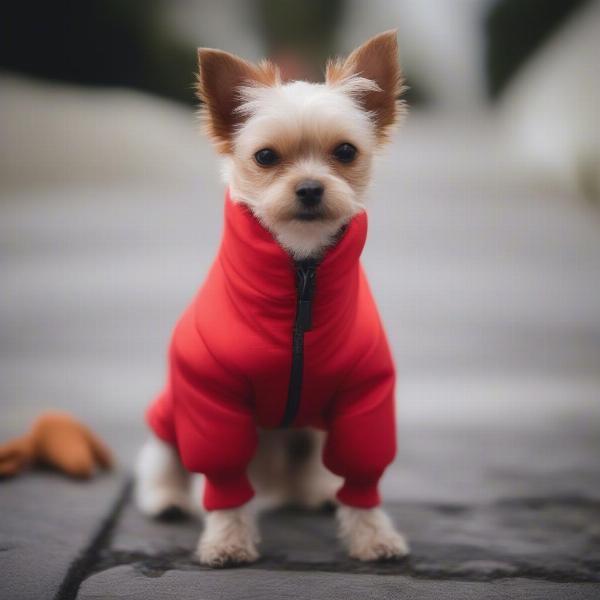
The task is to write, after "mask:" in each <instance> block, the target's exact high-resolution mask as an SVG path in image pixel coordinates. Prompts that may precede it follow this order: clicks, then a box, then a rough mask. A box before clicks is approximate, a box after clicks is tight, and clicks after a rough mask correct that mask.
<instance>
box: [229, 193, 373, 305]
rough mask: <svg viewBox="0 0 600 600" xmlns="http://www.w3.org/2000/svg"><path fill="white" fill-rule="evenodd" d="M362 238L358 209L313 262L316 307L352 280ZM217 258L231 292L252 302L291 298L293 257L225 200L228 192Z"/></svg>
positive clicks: (363, 226)
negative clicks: (323, 252)
mask: <svg viewBox="0 0 600 600" xmlns="http://www.w3.org/2000/svg"><path fill="white" fill-rule="evenodd" d="M366 237H367V215H366V213H365V212H364V211H363V212H361V213H359V214H357V215H356V216H354V217H353V218H352V219H351V220H350V222H349V223H348V225H347V226H346V228H345V230H344V232H343V233H342V235H341V237H340V239H339V240H338V241H337V243H336V244H335V245H334V246H332V247H331V248H329V249H328V250H327V251H326V253H325V255H324V257H323V258H322V259H321V260H320V261H319V263H318V266H317V284H316V285H317V287H316V295H315V303H316V304H317V305H318V304H319V303H324V302H326V301H327V299H332V298H331V297H332V295H333V296H336V295H338V294H340V293H343V292H344V290H345V288H347V287H348V284H349V283H350V282H351V281H355V280H356V274H357V273H358V267H359V258H360V255H361V253H362V250H363V248H364V245H365V241H366ZM219 257H220V260H221V264H222V266H223V269H224V271H225V275H226V278H227V280H228V282H229V284H230V286H231V288H232V289H231V291H232V292H234V293H235V294H236V295H237V294H241V295H242V296H244V297H245V298H246V299H247V300H254V301H255V302H256V301H259V302H260V301H261V300H262V301H265V302H274V303H281V302H286V303H287V302H289V301H290V300H293V299H294V298H295V295H296V283H295V282H296V279H295V264H294V261H293V259H292V258H291V256H290V255H289V254H288V253H287V252H286V251H285V250H284V249H283V248H282V247H281V246H280V245H279V243H278V242H277V241H276V239H275V238H274V236H273V234H272V233H271V232H270V231H269V230H268V229H266V228H265V227H264V226H263V225H262V224H261V223H260V222H259V221H258V219H257V218H256V217H255V216H254V215H253V214H252V212H251V211H250V209H249V208H248V207H247V206H246V205H245V204H242V203H239V202H234V201H233V200H232V199H231V196H230V193H229V190H227V193H226V197H225V226H224V232H223V238H222V242H221V248H220V251H219ZM326 303H327V304H329V302H326ZM292 306H293V304H292Z"/></svg>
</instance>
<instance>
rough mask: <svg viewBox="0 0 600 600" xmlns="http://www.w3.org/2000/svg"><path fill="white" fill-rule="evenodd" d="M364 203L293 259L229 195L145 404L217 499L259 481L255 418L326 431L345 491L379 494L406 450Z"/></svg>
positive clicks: (357, 500)
mask: <svg viewBox="0 0 600 600" xmlns="http://www.w3.org/2000/svg"><path fill="white" fill-rule="evenodd" d="M366 234H367V216H366V213H364V212H362V213H360V214H358V215H357V216H355V217H354V218H353V219H352V220H351V221H350V222H349V224H348V226H347V227H346V229H345V231H344V232H343V233H342V236H341V238H340V239H339V241H338V242H337V244H336V245H335V246H333V247H331V248H330V249H329V250H328V251H327V252H326V254H325V256H324V258H323V259H322V260H321V261H320V263H318V264H316V266H315V265H314V264H311V263H310V262H304V263H302V264H298V263H294V261H293V260H292V258H291V257H290V256H289V255H288V254H287V253H286V252H285V251H284V250H283V249H282V248H281V246H279V244H278V243H277V242H276V240H275V239H274V237H273V235H272V234H271V233H270V232H269V231H268V230H267V229H265V228H264V227H263V226H262V225H261V224H260V223H259V222H258V221H257V219H256V218H255V217H254V216H253V215H252V213H251V212H250V210H249V209H248V208H247V207H246V206H245V205H243V204H239V203H234V202H232V201H231V199H230V198H229V195H228V196H227V198H226V201H225V229H224V234H223V239H222V242H221V246H220V249H219V253H218V255H217V258H216V260H215V261H214V263H213V265H212V267H211V269H210V272H209V274H208V277H207V279H206V281H205V283H204V285H203V286H202V287H201V289H200V291H199V292H198V294H197V296H196V297H195V299H194V301H193V302H192V304H191V305H190V306H189V307H188V309H187V310H186V311H185V313H184V314H183V316H182V317H181V319H180V321H179V322H178V324H177V326H176V328H175V331H174V333H173V338H172V342H171V346H170V352H169V374H168V382H167V385H166V388H165V390H164V391H163V392H162V394H161V395H160V396H159V397H158V398H157V399H156V400H155V402H154V403H153V404H152V405H151V406H150V408H149V410H148V414H147V417H148V421H149V424H150V426H151V428H152V429H153V430H154V432H155V433H156V435H157V436H158V437H159V438H161V439H162V440H164V441H165V442H167V443H169V444H172V445H174V446H175V447H176V448H177V450H178V452H179V455H180V457H181V460H182V462H183V464H184V465H185V467H186V468H187V469H189V470H190V471H192V472H198V473H203V474H204V475H205V476H206V485H205V491H204V506H205V508H206V509H207V510H215V509H225V508H233V507H236V506H240V505H241V504H244V503H245V502H247V501H248V500H249V499H250V498H251V497H252V496H253V494H254V492H253V490H252V487H251V485H250V482H249V481H248V478H247V476H246V468H247V466H248V463H249V462H250V460H251V459H252V456H253V455H254V452H255V450H256V446H257V442H258V438H257V427H262V428H267V429H268V428H274V427H278V426H281V425H282V424H284V425H292V426H293V427H305V426H312V427H317V428H321V429H325V430H327V432H328V435H327V442H326V445H325V449H324V453H323V461H324V463H325V465H326V466H327V467H328V468H329V469H330V470H331V471H333V472H334V473H336V474H338V475H340V476H342V477H343V478H344V484H343V485H342V487H341V488H340V490H339V491H338V494H337V497H338V499H339V500H340V501H341V502H343V503H344V504H347V505H350V506H357V507H361V508H370V507H373V506H376V505H378V504H379V502H380V499H379V494H378V491H377V485H378V482H379V479H380V477H381V475H382V474H383V471H384V469H385V467H386V466H387V465H388V464H389V463H390V462H391V461H392V459H393V458H394V454H395V451H396V435H395V418H394V381H395V373H394V365H393V361H392V357H391V354H390V350H389V347H388V343H387V339H386V336H385V332H384V330H383V327H382V325H381V321H380V318H379V314H378V312H377V308H376V306H375V302H374V301H373V297H372V295H371V291H370V289H369V285H368V283H367V280H366V277H365V275H364V272H363V269H362V267H361V265H360V262H359V257H360V254H361V252H362V249H363V247H364V244H365V240H366Z"/></svg>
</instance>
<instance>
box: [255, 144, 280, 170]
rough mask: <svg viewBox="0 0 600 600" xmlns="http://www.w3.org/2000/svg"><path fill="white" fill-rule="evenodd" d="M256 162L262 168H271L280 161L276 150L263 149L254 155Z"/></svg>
mask: <svg viewBox="0 0 600 600" xmlns="http://www.w3.org/2000/svg"><path fill="white" fill-rule="evenodd" d="M254 160H255V161H256V162H257V163H258V164H259V165H260V166H261V167H270V166H271V165H274V164H275V163H276V162H277V161H278V160H279V156H277V152H275V150H271V149H270V148H263V149H262V150H259V151H258V152H257V153H256V154H255V155H254Z"/></svg>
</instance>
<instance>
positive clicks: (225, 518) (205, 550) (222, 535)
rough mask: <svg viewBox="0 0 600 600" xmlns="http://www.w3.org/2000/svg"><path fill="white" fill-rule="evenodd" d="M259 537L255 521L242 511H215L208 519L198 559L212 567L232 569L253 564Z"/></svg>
mask: <svg viewBox="0 0 600 600" xmlns="http://www.w3.org/2000/svg"><path fill="white" fill-rule="evenodd" d="M257 541H258V533H257V530H256V526H255V524H254V521H253V519H252V518H251V517H250V515H248V514H245V513H244V512H243V511H241V510H235V509H234V510H216V511H212V512H210V513H208V514H207V515H206V524H205V529H204V533H203V534H202V537H201V538H200V542H199V543H198V551H197V553H196V554H197V557H198V559H199V560H200V562H201V563H202V564H204V565H208V566H209V567H229V566H233V565H239V564H243V563H250V562H254V561H255V560H257V559H258V557H259V554H258V551H257V549H256V542H257Z"/></svg>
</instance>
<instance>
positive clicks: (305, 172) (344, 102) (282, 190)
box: [223, 77, 379, 258]
mask: <svg viewBox="0 0 600 600" xmlns="http://www.w3.org/2000/svg"><path fill="white" fill-rule="evenodd" d="M376 89H379V88H378V87H377V85H376V84H375V83H374V82H372V81H369V80H367V79H363V78H361V77H351V78H349V79H347V80H345V81H342V82H340V83H339V84H337V85H328V84H317V83H307V82H303V81H295V82H292V83H288V84H285V85H278V86H274V87H258V86H257V87H245V88H242V90H241V94H242V97H243V98H244V100H245V101H244V103H243V104H242V105H241V106H240V107H239V109H238V110H239V112H241V113H242V114H244V115H246V117H247V118H246V120H245V121H244V123H243V125H242V126H241V127H240V128H239V130H238V131H237V133H236V135H235V140H234V150H233V156H230V157H226V158H225V165H224V168H223V175H224V178H225V181H226V183H227V184H228V185H229V187H230V189H231V194H232V198H233V200H234V201H237V202H243V203H245V204H247V205H248V206H249V207H250V208H251V210H252V211H253V212H254V214H255V215H256V216H257V218H258V219H259V220H260V221H261V222H262V223H263V224H264V225H265V226H266V227H267V228H268V229H270V230H271V231H272V232H273V234H274V235H275V237H276V238H277V240H278V241H279V243H280V244H281V245H282V246H283V247H284V248H285V249H286V250H288V251H289V252H290V253H291V254H292V255H293V256H294V257H295V258H306V257H308V256H317V255H319V254H321V253H322V251H323V250H324V249H325V248H326V247H328V246H329V245H331V244H332V242H333V241H334V239H335V236H336V234H337V233H338V231H339V230H340V228H341V227H342V226H343V225H344V224H345V223H347V221H348V220H349V219H350V218H352V216H354V215H355V214H356V213H358V212H360V211H361V210H364V205H363V203H362V196H363V192H364V189H365V187H366V181H367V179H368V173H369V171H370V164H371V160H372V155H373V153H374V151H375V147H376V137H375V128H374V125H373V121H372V118H371V115H370V114H369V113H367V112H365V111H364V110H362V109H361V108H360V106H359V104H358V103H357V101H356V99H355V97H356V95H357V94H359V93H360V92H364V91H366V90H376ZM331 139H335V140H338V143H342V142H348V143H351V144H353V145H354V146H355V147H356V148H357V149H358V151H359V155H360V158H359V160H361V161H363V163H364V167H363V171H364V176H363V178H362V179H363V180H364V182H365V185H363V184H357V185H356V186H354V187H353V186H351V185H350V184H349V183H348V182H347V181H346V180H345V179H344V178H343V177H340V176H339V175H338V174H336V173H335V171H334V170H333V169H332V168H331V164H330V160H331V159H330V156H327V155H326V154H323V153H321V152H318V151H314V150H313V151H312V152H311V153H308V154H307V156H304V157H303V158H302V159H299V160H296V161H295V162H294V164H293V165H292V167H291V168H290V170H289V172H288V173H286V175H285V176H283V177H279V178H277V179H276V180H275V181H272V182H271V181H270V182H269V183H268V185H267V184H265V185H264V186H257V185H256V179H255V178H252V179H251V180H248V177H247V173H246V172H243V171H242V170H240V169H237V168H236V165H237V164H239V161H253V156H254V154H255V153H256V152H257V151H258V150H260V149H262V148H272V147H273V146H274V145H275V146H276V145H277V142H278V140H286V141H290V140H291V141H292V142H293V143H298V144H301V143H302V142H305V141H307V140H308V141H310V142H311V143H312V144H313V146H318V145H319V144H322V145H323V147H326V146H327V144H328V143H329V140H331ZM329 150H333V148H330V149H329ZM302 179H316V180H318V181H321V182H322V183H323V184H324V186H325V196H324V200H323V204H324V206H325V207H326V208H327V209H328V210H329V211H330V214H329V215H328V218H327V219H323V220H317V221H311V222H306V221H299V220H297V219H292V218H282V214H283V212H284V209H285V211H286V212H287V213H289V212H290V211H291V209H292V207H293V206H294V204H295V198H294V191H293V190H294V185H295V183H296V182H298V181H301V180H302Z"/></svg>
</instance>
